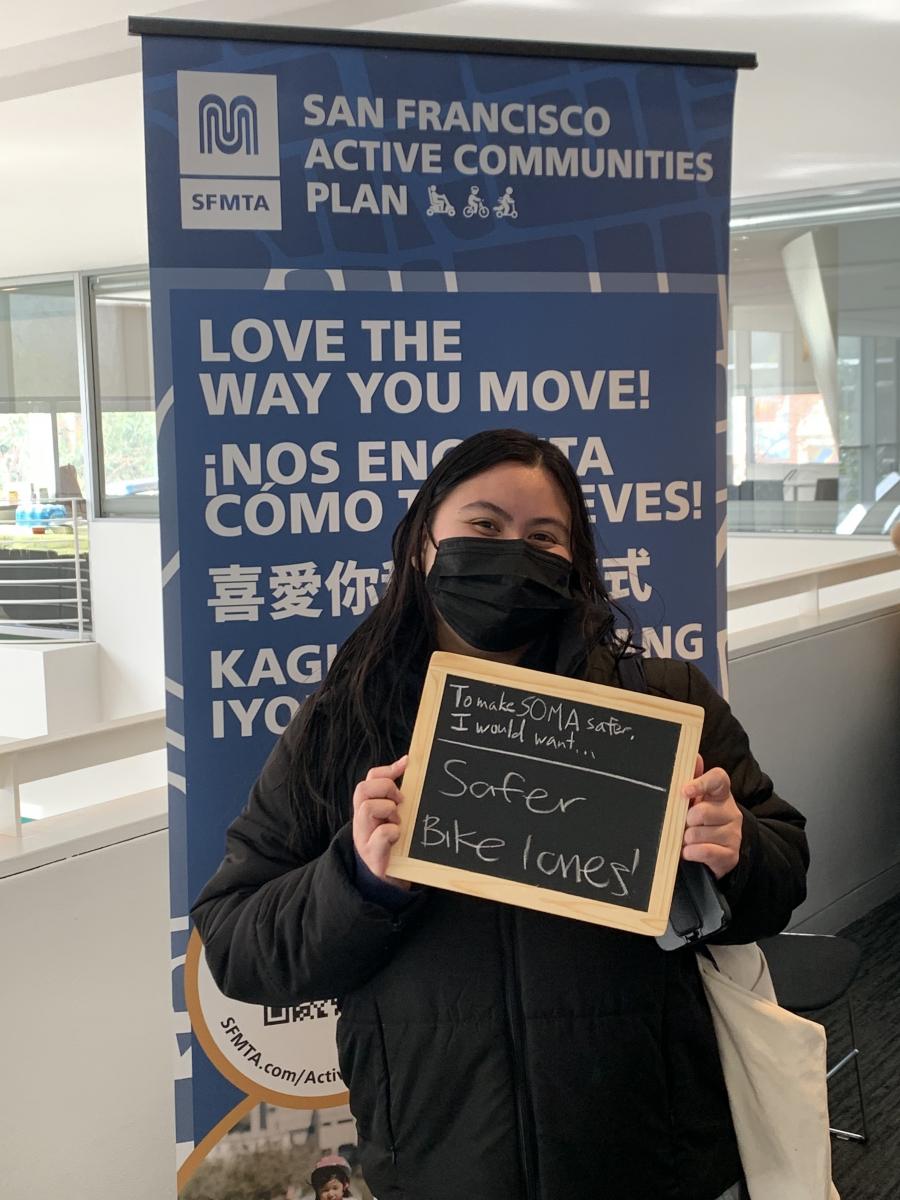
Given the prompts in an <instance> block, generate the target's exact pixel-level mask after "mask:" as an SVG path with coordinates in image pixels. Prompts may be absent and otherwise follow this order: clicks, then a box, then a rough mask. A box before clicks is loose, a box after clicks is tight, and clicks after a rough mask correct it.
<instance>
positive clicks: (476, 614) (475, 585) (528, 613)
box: [425, 537, 575, 651]
mask: <svg viewBox="0 0 900 1200" xmlns="http://www.w3.org/2000/svg"><path fill="white" fill-rule="evenodd" d="M571 579H572V564H571V563H570V562H569V561H568V559H565V558H562V557H561V556H560V555H558V554H550V553H549V552H548V551H546V550H537V549H535V547H534V546H529V545H528V544H527V542H524V541H522V540H521V539H518V538H516V539H510V538H490V539H487V538H479V537H471V538H468V537H458V538H444V540H443V541H442V542H441V543H440V545H439V546H438V548H437V556H436V558H435V560H434V563H433V564H432V567H431V570H430V571H429V572H428V575H427V577H426V580H425V586H426V587H427V588H428V591H429V592H430V594H431V599H432V601H433V602H434V606H435V608H436V609H437V611H438V612H439V613H440V615H441V616H442V617H443V618H444V620H445V621H446V622H447V624H448V625H449V626H450V628H451V629H452V630H453V632H454V633H455V634H457V635H458V636H459V637H461V638H462V640H463V641H464V642H466V643H467V644H468V645H469V646H474V647H475V649H476V650H488V651H502V650H515V649H516V648H517V647H518V646H524V645H526V644H527V643H528V642H531V641H533V640H534V639H535V638H536V637H537V636H538V635H539V634H541V633H544V632H546V630H547V629H548V627H552V626H553V625H555V624H556V623H557V622H558V621H559V619H560V617H562V616H563V614H564V613H566V612H568V611H569V610H570V609H571V608H572V607H573V605H574V602H575V601H574V598H573V596H572V588H571Z"/></svg>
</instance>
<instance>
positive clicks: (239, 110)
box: [199, 92, 259, 154]
mask: <svg viewBox="0 0 900 1200" xmlns="http://www.w3.org/2000/svg"><path fill="white" fill-rule="evenodd" d="M199 116H200V153H201V154H210V153H211V152H212V151H213V150H219V151H221V153H222V154H236V153H237V152H238V151H239V150H242V151H243V152H244V153H245V154H259V123H258V119H257V115H256V103H255V101H253V100H251V99H250V97H249V96H234V97H233V98H232V100H231V102H230V103H226V102H225V101H224V100H223V99H222V97H221V96H217V95H215V93H213V92H210V93H209V94H208V95H206V96H204V97H203V98H202V99H201V101H200V109H199Z"/></svg>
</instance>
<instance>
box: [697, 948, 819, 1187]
mask: <svg viewBox="0 0 900 1200" xmlns="http://www.w3.org/2000/svg"><path fill="white" fill-rule="evenodd" d="M705 949H706V950H707V951H708V952H709V953H710V954H711V955H712V957H713V958H714V960H715V964H716V965H715V966H714V965H713V963H712V962H710V961H709V959H707V958H706V957H705V955H704V954H702V953H701V954H698V955H697V961H698V963H699V965H700V974H701V976H702V978H703V984H704V987H705V989H706V998H707V1000H708V1001H709V1007H710V1010H711V1012H712V1018H713V1024H714V1025H715V1029H716V1038H717V1040H718V1043H719V1056H720V1058H721V1060H722V1070H723V1073H724V1075H725V1086H726V1087H727V1089H728V1102H729V1105H730V1107H731V1116H732V1120H733V1121H734V1128H735V1133H736V1134H737V1142H738V1149H739V1150H740V1154H741V1162H742V1164H743V1167H744V1176H745V1178H746V1180H747V1188H748V1190H749V1192H750V1198H751V1200H840V1197H839V1196H838V1192H837V1189H836V1188H835V1186H834V1184H833V1183H832V1182H831V1137H830V1134H829V1132H828V1089H827V1084H826V1081H825V1070H826V1067H825V1031H824V1029H823V1028H822V1026H821V1025H817V1024H816V1023H815V1022H814V1021H807V1020H805V1019H804V1018H803V1017H798V1016H796V1015H795V1014H794V1013H791V1012H788V1010H787V1009H785V1008H781V1007H780V1006H779V1004H778V1002H777V1000H776V999H775V991H774V988H773V987H772V977H771V976H770V974H769V968H768V966H767V964H766V960H765V957H764V956H763V953H762V951H761V950H760V948H759V946H757V945H749V946H707V947H705ZM717 967H718V970H717V969H716V968H717Z"/></svg>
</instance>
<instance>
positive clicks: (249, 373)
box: [144, 30, 735, 1197]
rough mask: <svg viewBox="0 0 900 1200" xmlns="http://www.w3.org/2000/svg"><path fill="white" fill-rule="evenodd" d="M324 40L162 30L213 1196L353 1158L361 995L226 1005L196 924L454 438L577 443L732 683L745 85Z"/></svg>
mask: <svg viewBox="0 0 900 1200" xmlns="http://www.w3.org/2000/svg"><path fill="white" fill-rule="evenodd" d="M259 36H260V37H261V38H264V37H265V31H264V30H260V31H259ZM298 38H299V39H300V40H299V41H297V42H287V41H274V42H269V41H265V40H243V41H241V40H229V39H227V38H225V37H221V38H217V37H210V36H206V37H186V36H145V38H144V87H145V107H146V147H147V166H148V202H149V234H150V263H151V285H152V301H153V325H154V366H155V380H156V403H157V420H158V428H159V454H160V503H161V527H162V541H163V563H164V576H163V578H164V611H165V628H166V673H167V692H168V702H169V709H168V725H169V729H170V735H169V740H170V782H171V824H170V830H171V832H170V844H171V861H172V921H173V924H172V949H173V991H174V997H175V1010H176V1038H177V1046H178V1062H179V1068H178V1071H177V1075H178V1078H177V1080H176V1108H177V1123H178V1128H177V1140H178V1157H179V1165H180V1172H179V1183H180V1187H181V1189H182V1194H183V1195H185V1196H190V1195H191V1194H192V1193H191V1189H192V1186H198V1181H199V1180H201V1179H204V1180H205V1184H204V1186H206V1187H207V1188H209V1187H213V1186H215V1181H216V1179H219V1180H222V1179H225V1178H226V1177H227V1173H228V1170H229V1163H231V1162H233V1161H235V1160H236V1158H237V1156H238V1155H239V1153H240V1152H241V1151H242V1150H245V1149H247V1148H254V1149H257V1150H258V1149H260V1148H261V1147H266V1146H269V1145H270V1142H271V1141H272V1131H273V1129H274V1130H277V1131H278V1132H279V1136H281V1134H284V1133H289V1134H290V1139H289V1140H290V1144H291V1146H292V1147H293V1148H294V1156H293V1158H291V1160H290V1164H289V1165H286V1166H285V1168H284V1169H285V1171H286V1172H287V1173H288V1174H289V1175H290V1177H291V1180H294V1179H295V1177H296V1189H297V1190H296V1191H295V1192H294V1193H290V1192H288V1191H287V1187H288V1186H290V1187H294V1186H295V1183H294V1182H291V1183H290V1184H289V1185H288V1184H286V1185H285V1192H286V1194H295V1195H296V1196H297V1197H299V1196H300V1195H301V1194H302V1191H301V1177H304V1176H303V1173H304V1171H305V1172H306V1173H307V1174H308V1169H309V1165H310V1164H311V1163H312V1162H313V1161H314V1159H315V1155H316V1154H317V1153H322V1154H324V1153H337V1152H340V1153H345V1154H346V1155H347V1156H348V1157H350V1158H351V1160H352V1145H353V1142H354V1133H353V1123H352V1120H351V1119H350V1117H349V1112H348V1111H347V1110H346V1108H345V1107H344V1106H345V1103H346V1094H345V1091H344V1087H343V1083H342V1080H341V1078H340V1073H339V1069H338V1067H337V1063H336V1056H335V1053H334V1045H333V1042H334V1037H333V1035H334V1022H335V1020H336V1012H335V1008H334V1005H333V1004H322V1005H301V1006H297V1007H296V1008H294V1009H290V1010H286V1009H267V1008H257V1007H255V1006H251V1005H243V1004H239V1003H237V1002H232V1001H229V1000H226V999H225V998H224V997H222V996H221V995H220V994H219V993H218V991H217V989H216V988H215V985H214V984H213V983H212V980H211V979H210V978H209V976H208V974H207V973H206V970H205V966H204V964H203V961H202V955H201V954H200V952H199V945H198V944H197V939H196V936H195V937H194V938H193V939H190V941H189V926H188V918H187V912H188V908H189V904H190V900H191V899H192V898H193V897H194V896H195V895H196V894H197V892H198V891H199V890H200V888H201V887H202V885H203V884H204V882H205V881H206V879H207V878H208V877H209V875H210V874H211V873H212V871H213V870H214V869H215V867H216V866H217V864H218V862H219V860H220V858H221V853H222V847H223V835H224V830H225V828H226V826H227V824H228V823H229V821H230V820H231V819H232V818H233V817H234V816H235V814H236V813H237V811H238V810H239V809H240V807H241V805H242V804H243V802H244V800H245V797H246V793H247V791H248V789H249V787H250V785H251V784H252V782H253V779H254V778H255V775H256V774H257V772H258V769H259V767H260V765H261V763H262V762H263V760H264V758H265V756H266V754H267V752H268V750H269V748H270V747H271V745H272V743H273V741H274V739H275V737H276V736H277V735H278V734H279V733H280V732H281V731H282V730H283V729H284V728H285V727H286V725H287V723H288V721H289V720H290V717H291V715H292V713H293V712H294V711H295V710H296V708H297V705H298V704H299V702H300V701H301V700H302V698H303V697H304V696H305V695H306V694H308V693H309V691H310V690H312V689H314V688H315V687H316V686H317V684H318V683H319V682H320V680H321V679H322V676H323V674H324V672H325V671H327V669H328V665H329V663H330V661H331V659H332V657H333V655H334V652H335V650H336V648H337V646H338V645H339V644H340V643H341V641H342V640H343V638H345V637H346V636H347V634H348V633H349V632H350V630H352V629H353V628H354V626H355V625H356V624H357V623H358V622H359V621H360V619H361V618H362V617H363V616H364V615H365V614H366V613H367V612H368V611H369V610H370V609H371V607H372V605H373V604H375V603H377V600H378V596H379V593H380V591H381V589H382V588H383V585H384V583H385V581H386V579H387V578H388V576H389V573H390V571H391V562H390V535H391V532H392V530H393V528H394V526H395V525H396V523H397V521H398V520H399V518H400V516H401V515H402V514H403V512H405V511H406V508H407V506H408V504H409V503H410V501H411V499H412V497H413V496H414V495H415V492H416V489H417V487H418V486H419V484H420V483H421V481H422V480H423V479H424V477H425V476H426V475H427V473H428V471H429V470H430V468H431V467H432V466H433V465H434V463H435V462H437V461H439V459H440V457H441V456H442V455H443V454H444V453H446V451H447V449H448V448H449V447H450V446H452V445H454V444H456V443H457V442H458V441H459V440H460V439H462V438H464V437H465V436H467V435H468V434H470V433H472V432H474V431H476V430H478V429H487V428H496V427H509V426H514V427H521V428H523V429H527V430H529V431H532V432H534V433H537V434H539V435H540V436H542V437H548V438H551V439H552V440H553V441H555V442H556V443H557V444H558V445H559V446H560V447H561V448H562V449H563V450H564V451H565V453H566V454H567V456H568V457H569V460H570V461H571V462H572V464H573V465H574V466H575V468H576V471H577V473H578V475H579V478H580V480H581V482H582V486H583V489H584V494H585V499H586V501H587V504H588V509H589V512H590V513H591V516H592V519H593V521H594V523H595V530H596V534H597V547H598V556H599V558H600V560H601V569H602V573H603V576H604V579H605V582H606V585H607V588H608V589H609V592H610V594H611V595H612V596H613V598H615V599H616V600H617V601H618V602H619V603H620V604H621V605H622V606H623V607H624V608H625V609H626V610H627V611H628V612H629V613H630V614H631V616H632V617H633V620H634V623H635V626H636V635H637V639H638V640H639V641H641V642H642V643H643V645H644V646H645V647H646V650H647V652H648V653H650V654H661V655H666V656H672V657H680V658H685V659H690V660H693V661H696V662H697V663H698V664H699V665H700V666H701V667H702V668H703V669H704V670H705V671H706V673H707V674H708V675H709V676H710V677H711V678H713V679H714V680H716V679H718V680H720V681H721V676H722V673H723V671H724V647H725V642H724V626H725V612H724V599H725V585H724V547H725V492H724V488H725V483H724V467H725V462H724V448H725V423H724V422H725V363H726V356H725V322H726V298H727V262H728V210H729V181H730V155H731V116H732V105H733V95H734V83H735V72H734V70H732V69H729V68H725V67H721V66H698V65H677V64H672V63H661V62H640V61H636V62H635V61H631V62H626V61H614V60H604V59H597V58H596V57H585V58H578V57H572V58H558V57H547V58H543V57H538V56H535V55H534V54H533V53H528V54H526V53H523V54H522V55H516V54H514V53H509V52H508V51H509V47H506V49H505V51H504V52H503V53H490V52H487V49H489V48H486V50H485V52H479V53H475V52H466V51H463V50H458V51H448V50H437V49H426V48H418V49H411V48H408V47H397V48H386V47H384V46H378V47H365V46H357V45H339V44H335V45H323V44H315V45H312V44H304V43H303V41H302V34H298ZM336 40H337V41H339V40H340V39H339V38H337V39H336ZM188 1010H190V1018H189V1016H188ZM276 1140H277V1139H276ZM217 1173H218V1174H217ZM192 1181H193V1184H192ZM355 1187H357V1189H358V1190H359V1192H360V1194H363V1195H365V1194H367V1193H365V1192H364V1191H363V1187H364V1185H363V1184H362V1183H361V1182H360V1181H358V1180H355ZM354 1194H356V1192H354Z"/></svg>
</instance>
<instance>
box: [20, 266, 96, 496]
mask: <svg viewBox="0 0 900 1200" xmlns="http://www.w3.org/2000/svg"><path fill="white" fill-rule="evenodd" d="M84 472H85V458H84V427H83V424H82V420H81V402H80V394H79V387H78V340H77V335H76V322H75V286H74V282H73V281H72V280H66V281H64V282H49V283H36V284H28V285H23V286H13V287H4V288H0V505H2V506H3V509H4V511H3V514H2V519H4V520H7V519H13V520H14V519H15V510H16V508H17V506H18V505H19V504H20V503H22V502H30V501H31V500H32V499H33V500H35V501H39V500H42V499H43V500H50V499H54V498H57V497H68V496H73V495H76V496H78V495H82V494H83V491H82V490H83V487H84V484H85V473H84Z"/></svg>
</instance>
